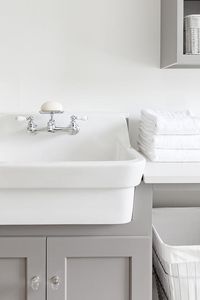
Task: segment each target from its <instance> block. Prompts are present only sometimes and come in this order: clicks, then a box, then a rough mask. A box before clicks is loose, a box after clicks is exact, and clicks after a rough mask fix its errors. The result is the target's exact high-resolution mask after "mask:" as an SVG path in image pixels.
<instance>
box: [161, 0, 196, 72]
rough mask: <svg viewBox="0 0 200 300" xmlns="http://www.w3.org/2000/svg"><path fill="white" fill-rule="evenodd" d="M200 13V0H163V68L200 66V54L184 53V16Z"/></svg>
mask: <svg viewBox="0 0 200 300" xmlns="http://www.w3.org/2000/svg"><path fill="white" fill-rule="evenodd" d="M190 14H200V0H195V1H191V0H187V1H185V0H161V68H200V55H188V54H184V16H186V15H190Z"/></svg>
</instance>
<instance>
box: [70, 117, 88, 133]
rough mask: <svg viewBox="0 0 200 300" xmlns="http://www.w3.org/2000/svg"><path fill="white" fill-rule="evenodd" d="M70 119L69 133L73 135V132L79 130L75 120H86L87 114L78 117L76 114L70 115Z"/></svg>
mask: <svg viewBox="0 0 200 300" xmlns="http://www.w3.org/2000/svg"><path fill="white" fill-rule="evenodd" d="M70 119H71V124H70V129H71V134H72V135H75V134H77V133H79V131H80V127H79V125H78V124H77V122H76V121H77V120H80V121H87V120H88V117H87V116H82V117H79V116H76V115H72V116H71V117H70Z"/></svg>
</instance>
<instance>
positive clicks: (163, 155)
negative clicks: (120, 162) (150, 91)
mask: <svg viewBox="0 0 200 300" xmlns="http://www.w3.org/2000/svg"><path fill="white" fill-rule="evenodd" d="M138 146H139V149H140V150H141V152H143V153H144V154H145V155H146V156H147V157H148V158H149V159H150V160H152V161H157V162H195V161H196V162H197V161H200V118H198V117H194V116H193V115H192V114H191V113H190V112H189V111H178V112H162V111H153V110H142V112H141V123H140V129H139V140H138Z"/></svg>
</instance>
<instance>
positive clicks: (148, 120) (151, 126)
mask: <svg viewBox="0 0 200 300" xmlns="http://www.w3.org/2000/svg"><path fill="white" fill-rule="evenodd" d="M140 128H141V129H142V130H143V131H144V132H146V133H147V134H151V135H152V134H163V135H164V134H166V135H168V134H193V135H194V134H200V118H197V117H194V116H192V115H191V113H190V112H189V111H178V112H162V111H153V110H142V112H141V124H140Z"/></svg>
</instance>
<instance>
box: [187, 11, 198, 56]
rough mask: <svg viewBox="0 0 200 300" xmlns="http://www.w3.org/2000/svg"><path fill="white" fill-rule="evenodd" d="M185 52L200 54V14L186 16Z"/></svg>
mask: <svg viewBox="0 0 200 300" xmlns="http://www.w3.org/2000/svg"><path fill="white" fill-rule="evenodd" d="M184 31H185V43H184V45H185V50H184V53H185V54H192V55H195V54H200V15H188V16H186V17H185V18H184Z"/></svg>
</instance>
